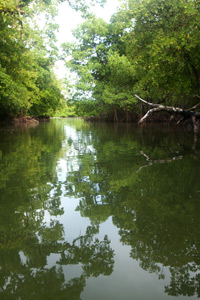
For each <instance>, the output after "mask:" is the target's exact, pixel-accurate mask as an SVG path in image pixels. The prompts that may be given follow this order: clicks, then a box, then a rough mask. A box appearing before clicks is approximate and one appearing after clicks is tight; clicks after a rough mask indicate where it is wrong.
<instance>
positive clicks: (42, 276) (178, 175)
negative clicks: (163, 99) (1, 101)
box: [0, 119, 200, 300]
mask: <svg viewBox="0 0 200 300" xmlns="http://www.w3.org/2000/svg"><path fill="white" fill-rule="evenodd" d="M158 127H160V125H159V126H158V125H157V126H148V128H145V127H142V128H141V127H139V128H138V127H136V126H134V125H123V124H122V125H119V126H116V125H114V124H88V123H84V122H83V121H82V120H80V119H66V120H52V121H51V122H50V123H44V124H40V125H39V126H38V127H36V128H23V127H22V128H20V127H19V128H17V127H6V128H1V129H0V299H2V300H4V299H6V300H7V299H9V300H10V299H11V300H19V299H20V300H29V299H30V300H32V299H34V300H43V299H45V300H48V299H54V300H60V299H65V300H66V299H69V300H75V299H83V300H93V299H97V300H100V299H105V300H108V299H109V300H110V299H115V300H132V299H134V300H139V299H141V300H145V299H148V300H149V299H153V300H157V299H159V300H162V299H175V298H176V299H197V298H198V297H200V180H199V175H200V143H199V140H198V141H197V142H196V143H195V142H194V139H193V135H192V133H188V132H185V131H183V130H180V129H172V128H167V127H166V126H165V127H163V128H158ZM174 296H176V297H174Z"/></svg>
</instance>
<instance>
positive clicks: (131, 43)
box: [64, 0, 200, 118]
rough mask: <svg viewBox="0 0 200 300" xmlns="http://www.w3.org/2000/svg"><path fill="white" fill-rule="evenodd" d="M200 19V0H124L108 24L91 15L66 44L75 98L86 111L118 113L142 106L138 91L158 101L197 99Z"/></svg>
mask: <svg viewBox="0 0 200 300" xmlns="http://www.w3.org/2000/svg"><path fill="white" fill-rule="evenodd" d="M199 23H200V2H199V1H198V0H195V1H193V0H180V1H174V0H165V1H164V0H142V1H137V0H124V1H123V3H122V5H121V7H120V8H119V9H118V12H117V13H116V14H115V15H113V16H112V17H111V20H110V23H109V24H107V23H106V22H104V21H103V20H102V19H96V18H95V17H94V16H92V17H90V19H88V20H86V22H85V23H83V24H82V25H81V26H80V27H79V28H78V29H77V30H76V31H75V32H74V35H75V37H76V39H77V42H76V43H74V44H72V45H71V46H70V47H69V45H68V44H65V45H64V49H65V50H66V52H67V53H70V54H71V55H72V59H71V61H70V62H69V63H68V65H69V66H70V68H71V69H72V70H73V71H76V72H77V74H78V82H77V87H78V90H77V92H76V93H75V94H74V100H76V101H78V104H79V105H80V103H81V104H82V103H83V101H84V103H85V105H84V109H85V108H86V107H87V110H86V113H88V112H89V114H91V113H93V114H100V113H101V114H104V113H110V112H113V113H114V112H115V117H116V110H118V112H119V111H120V110H123V111H126V112H127V114H126V116H127V118H128V112H130V111H133V110H135V109H137V110H138V108H139V105H136V103H137V99H136V98H135V97H134V94H139V95H141V96H142V97H144V98H145V99H147V100H151V102H154V103H155V102H156V103H163V104H168V105H169V104H170V105H179V106H182V107H191V106H192V105H194V104H196V103H197V102H198V101H199V99H198V98H199V92H200V64H199V55H200V43H199V40H200V30H199ZM89 92H90V93H89ZM91 95H92V100H95V101H91ZM88 99H89V100H88ZM80 100H82V101H81V102H80ZM97 104H98V105H97ZM79 108H80V106H79Z"/></svg>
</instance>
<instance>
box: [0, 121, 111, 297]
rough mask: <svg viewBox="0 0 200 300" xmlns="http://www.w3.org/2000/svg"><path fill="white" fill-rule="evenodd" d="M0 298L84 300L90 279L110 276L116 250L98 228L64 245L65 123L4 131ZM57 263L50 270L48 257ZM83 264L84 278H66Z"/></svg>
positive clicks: (0, 182) (0, 157)
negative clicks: (61, 162)
mask: <svg viewBox="0 0 200 300" xmlns="http://www.w3.org/2000/svg"><path fill="white" fill-rule="evenodd" d="M0 135H1V139H0V141H1V142H0V149H1V155H0V164H1V173H0V176H1V177H0V195H1V197H0V298H1V299H6V300H7V299H13V300H16V299H17V300H18V299H20V300H27V299H31V300H32V299H36V300H37V299H38V300H39V299H80V294H81V292H82V291H83V289H84V287H85V285H86V280H87V279H88V278H89V277H90V276H94V277H97V276H99V275H100V274H103V275H110V274H111V273H112V270H113V264H114V260H113V255H114V253H113V250H112V249H111V248H110V241H109V240H108V237H107V236H106V235H105V237H104V239H103V240H102V241H100V240H99V239H97V237H95V236H96V235H97V233H98V231H99V227H98V226H88V227H87V229H86V232H85V234H83V235H79V236H78V237H75V238H73V240H72V241H71V242H68V241H66V240H65V237H64V230H65V229H64V226H63V224H62V223H60V222H59V217H60V216H61V215H63V214H64V208H63V207H62V204H61V196H62V182H61V181H60V180H59V178H58V174H57V171H56V166H57V162H58V158H59V157H62V156H63V149H62V146H63V142H64V140H65V138H66V132H65V130H64V127H63V125H62V123H59V122H57V123H54V122H51V123H47V124H46V123H44V124H42V125H40V126H39V127H37V128H24V127H22V128H14V127H13V128H3V129H1V131H0ZM52 254H53V255H55V254H56V255H57V256H58V257H57V261H56V263H55V264H54V265H53V266H52V267H49V265H48V258H49V257H50V256H51V255H52ZM79 264H81V269H82V271H81V274H80V275H79V276H75V277H74V278H72V279H70V280H66V279H65V275H64V271H63V266H66V265H79Z"/></svg>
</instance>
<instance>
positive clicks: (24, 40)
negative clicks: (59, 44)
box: [0, 0, 62, 117]
mask: <svg viewBox="0 0 200 300" xmlns="http://www.w3.org/2000/svg"><path fill="white" fill-rule="evenodd" d="M31 2H32V1H21V2H19V3H18V2H16V1H11V0H9V1H1V6H0V111H1V113H0V114H1V117H2V116H5V115H7V116H16V115H24V114H32V115H49V114H50V111H54V110H55V108H56V106H57V105H58V103H59V101H60V98H61V97H62V96H61V88H60V86H59V83H58V81H57V79H56V78H55V76H54V75H53V71H52V67H53V63H54V60H55V58H56V56H57V54H56V51H57V50H56V48H55V47H54V46H53V43H54V42H55V35H54V31H55V30H56V29H57V28H56V26H55V25H52V24H51V22H50V21H49V22H50V23H48V24H47V25H46V27H47V29H46V33H45V34H44V35H43V34H42V33H41V32H40V30H39V29H38V28H37V26H36V25H34V18H35V16H36V15H37V14H39V13H42V12H46V13H51V15H53V11H55V5H54V4H53V2H51V1H40V2H39V1H35V2H34V3H31ZM30 4H31V5H30ZM29 23H32V25H31V26H30V25H29ZM48 41H49V43H48V45H49V46H48V50H46V43H47V42H48ZM47 56H48V57H49V58H47Z"/></svg>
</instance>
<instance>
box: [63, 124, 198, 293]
mask: <svg viewBox="0 0 200 300" xmlns="http://www.w3.org/2000/svg"><path fill="white" fill-rule="evenodd" d="M88 126H89V129H90V130H91V132H92V134H91V135H88V140H87V141H85V136H86V134H85V133H84V132H83V139H84V142H83V141H82V142H81V137H80V136H79V143H80V144H81V145H82V147H83V146H84V145H85V150H84V153H85V154H84V155H83V156H81V157H80V158H79V168H78V170H75V171H72V172H70V174H69V176H68V178H67V181H66V193H67V195H71V196H72V195H73V196H75V197H78V198H81V200H80V203H79V206H78V207H77V210H79V211H80V213H81V215H82V216H84V217H89V218H90V219H91V221H92V222H93V223H94V224H95V223H96V224H99V222H100V223H101V222H104V221H105V220H107V219H108V218H109V217H110V216H112V220H113V224H114V225H115V226H116V227H117V228H119V235H120V236H121V242H122V243H123V244H124V245H129V246H131V252H130V256H131V257H132V258H133V259H135V260H138V261H139V262H140V266H141V267H142V268H143V269H144V270H147V271H149V272H150V273H152V272H154V273H156V274H157V275H158V278H159V279H164V278H165V271H164V270H165V267H167V268H168V269H169V271H170V274H171V282H170V284H169V285H168V286H166V287H165V292H166V293H167V294H168V295H172V296H178V295H185V296H186V295H188V296H192V295H198V297H200V259H199V257H200V239H199V232H200V222H199V219H200V215H199V214H200V213H199V212H200V202H199V191H200V184H199V162H200V155H199V154H200V152H199V150H198V149H200V148H199V144H196V147H195V149H194V147H192V145H193V140H192V137H191V136H189V135H188V134H187V133H186V134H185V136H183V135H180V136H179V133H178V132H176V131H175V132H173V133H170V134H169V133H168V132H167V131H164V132H162V130H161V131H160V133H159V132H158V131H154V130H153V131H152V133H151V134H150V133H149V131H145V130H144V132H143V131H142V132H141V131H138V130H135V131H134V133H132V132H131V131H129V132H128V133H125V131H124V132H123V133H122V134H120V133H119V132H118V133H117V134H116V132H115V131H114V130H113V129H112V127H109V126H106V125H102V126H105V128H104V130H101V129H99V128H100V127H101V126H100V125H96V126H95V125H88ZM91 144H92V145H93V151H87V145H91Z"/></svg>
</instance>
